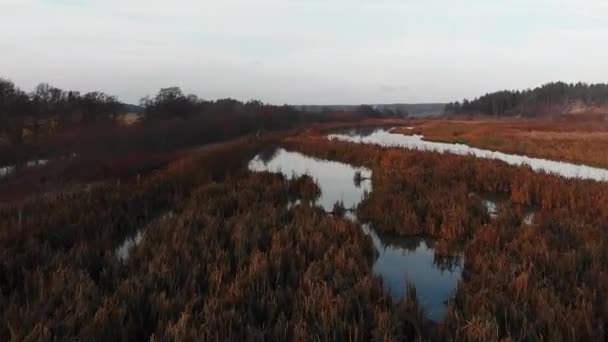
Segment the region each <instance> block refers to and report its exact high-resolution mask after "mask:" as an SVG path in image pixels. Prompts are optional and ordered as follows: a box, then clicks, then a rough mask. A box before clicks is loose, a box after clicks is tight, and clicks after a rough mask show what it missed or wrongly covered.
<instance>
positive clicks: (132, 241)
mask: <svg viewBox="0 0 608 342" xmlns="http://www.w3.org/2000/svg"><path fill="white" fill-rule="evenodd" d="M173 217H175V212H174V211H173V210H170V211H168V212H166V213H164V214H162V215H160V216H159V217H157V218H156V219H154V220H152V221H151V222H150V223H148V224H147V225H145V226H143V227H141V228H140V229H138V230H137V232H136V233H135V234H133V235H130V236H127V238H126V239H125V240H124V241H123V242H122V244H121V245H120V246H118V247H117V248H116V250H115V251H114V253H115V254H116V256H117V257H118V259H119V260H120V261H122V262H125V261H127V260H128V259H129V256H130V255H131V250H133V248H135V247H137V246H138V245H139V244H140V242H141V240H142V239H143V237H144V234H145V232H146V231H145V229H146V228H148V227H149V226H150V225H152V224H155V223H160V222H163V221H165V220H168V219H171V218H173Z"/></svg>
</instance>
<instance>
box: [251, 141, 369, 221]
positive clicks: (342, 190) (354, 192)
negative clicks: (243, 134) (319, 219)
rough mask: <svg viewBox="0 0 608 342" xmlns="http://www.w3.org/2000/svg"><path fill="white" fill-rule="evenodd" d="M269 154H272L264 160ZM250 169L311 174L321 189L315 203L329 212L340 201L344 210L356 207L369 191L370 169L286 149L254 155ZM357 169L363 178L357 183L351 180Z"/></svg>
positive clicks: (293, 174)
mask: <svg viewBox="0 0 608 342" xmlns="http://www.w3.org/2000/svg"><path fill="white" fill-rule="evenodd" d="M268 155H272V157H271V158H269V159H266V158H267V156H268ZM249 170H251V171H256V172H262V171H268V172H273V173H281V174H283V175H284V176H285V177H286V178H291V177H300V176H303V175H309V176H311V177H312V178H313V179H314V180H315V181H316V183H317V184H318V185H319V188H320V189H321V196H319V198H318V199H317V202H316V204H317V205H319V206H321V207H322V208H323V209H324V210H325V211H328V212H330V211H332V210H333V207H334V204H335V203H336V202H341V203H342V204H343V205H344V208H346V209H352V208H355V207H356V206H357V204H359V202H360V201H361V199H362V198H363V196H364V195H365V193H366V192H367V193H369V192H370V191H371V190H372V186H371V181H369V178H370V177H371V171H370V170H369V169H366V168H356V167H352V166H350V165H348V164H344V163H339V162H334V161H326V160H319V159H315V158H311V157H307V156H305V155H303V154H301V153H297V152H289V151H286V150H285V149H277V150H276V151H275V152H274V153H273V154H270V153H268V152H267V154H266V155H265V156H264V155H257V156H256V157H255V158H254V159H253V160H251V161H250V162H249ZM357 172H359V173H360V174H361V177H362V179H361V181H360V183H359V186H357V185H355V182H354V179H355V175H356V174H357Z"/></svg>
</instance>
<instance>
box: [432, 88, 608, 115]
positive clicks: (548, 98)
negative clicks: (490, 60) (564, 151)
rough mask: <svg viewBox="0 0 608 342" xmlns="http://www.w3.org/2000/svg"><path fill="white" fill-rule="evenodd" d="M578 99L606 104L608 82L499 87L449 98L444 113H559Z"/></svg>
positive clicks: (607, 102)
mask: <svg viewBox="0 0 608 342" xmlns="http://www.w3.org/2000/svg"><path fill="white" fill-rule="evenodd" d="M573 103H580V104H582V105H585V106H589V107H594V106H605V105H607V104H608V84H604V83H598V84H587V83H580V82H579V83H564V82H553V83H547V84H544V85H542V86H540V87H537V88H534V89H527V90H523V91H519V90H502V91H497V92H493V93H488V94H485V95H483V96H480V97H478V98H476V99H474V100H468V99H464V100H463V101H462V102H458V101H457V102H451V103H449V104H447V105H446V107H445V109H444V113H446V114H483V115H493V116H538V115H541V114H542V113H544V112H545V111H546V110H547V109H546V108H549V109H550V112H551V113H550V114H561V113H560V111H561V110H563V108H560V107H563V106H567V105H569V104H573Z"/></svg>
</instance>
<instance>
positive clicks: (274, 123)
mask: <svg viewBox="0 0 608 342" xmlns="http://www.w3.org/2000/svg"><path fill="white" fill-rule="evenodd" d="M127 113H135V114H136V115H137V116H138V120H137V121H136V122H135V124H131V125H124V120H122V119H123V118H124V117H125V114H127ZM384 115H387V114H386V113H382V112H379V111H377V110H375V109H373V108H371V107H369V106H360V107H356V108H354V109H351V110H348V111H341V110H336V111H330V112H323V113H305V112H302V111H300V110H297V109H296V108H294V107H293V106H288V105H271V104H265V103H262V102H260V101H256V100H251V101H248V102H241V101H238V100H234V99H230V98H228V99H219V100H205V99H201V98H199V97H198V96H196V95H191V94H185V93H184V92H182V90H181V89H180V88H178V87H169V88H163V89H160V91H159V92H158V93H157V94H156V95H154V96H152V97H150V96H146V97H144V98H143V99H142V100H141V105H140V106H136V105H130V104H125V103H122V102H120V101H119V100H118V99H117V98H116V97H115V96H112V95H108V94H105V93H103V92H90V93H86V94H81V93H80V92H78V91H69V90H62V89H59V88H57V87H54V86H51V85H48V84H44V83H43V84H40V85H39V86H37V87H36V88H35V89H34V90H33V91H31V92H26V91H24V90H22V89H20V88H19V87H17V86H16V85H15V84H14V83H13V82H11V81H9V80H5V79H0V167H1V166H4V165H17V166H19V165H20V164H25V163H26V162H27V161H29V160H32V159H39V158H45V159H54V158H58V157H63V156H66V155H74V154H76V155H80V156H82V155H87V156H88V157H89V158H97V159H107V158H109V157H117V156H121V155H122V156H126V155H133V154H137V155H140V156H141V155H143V154H156V153H166V152H170V151H174V150H176V149H180V148H184V147H189V146H195V145H199V144H205V143H211V142H218V141H223V140H227V139H231V138H235V137H239V136H244V135H249V134H260V133H262V132H264V131H268V130H282V129H288V128H294V127H300V126H302V125H304V124H307V123H315V122H327V121H349V120H359V119H363V118H377V117H382V116H384Z"/></svg>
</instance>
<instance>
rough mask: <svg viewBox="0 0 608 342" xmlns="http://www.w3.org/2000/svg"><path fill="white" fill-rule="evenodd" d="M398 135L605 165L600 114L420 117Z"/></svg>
mask: <svg viewBox="0 0 608 342" xmlns="http://www.w3.org/2000/svg"><path fill="white" fill-rule="evenodd" d="M414 125H415V129H414V130H409V129H404V128H401V129H398V130H397V131H396V132H397V133H401V134H406V135H410V134H422V135H423V136H424V139H426V140H431V141H442V142H452V143H463V144H467V145H469V146H473V147H479V148H483V149H489V150H494V151H502V152H506V153H515V154H525V155H528V156H531V157H538V158H547V159H554V160H563V161H570V162H575V163H583V164H587V165H592V166H598V167H608V153H603V152H602V151H606V150H608V121H606V120H604V117H603V116H601V117H596V116H591V117H582V118H562V119H555V120H528V119H480V118H477V119H474V120H465V119H456V120H424V121H422V120H420V121H417V122H415V123H414Z"/></svg>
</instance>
